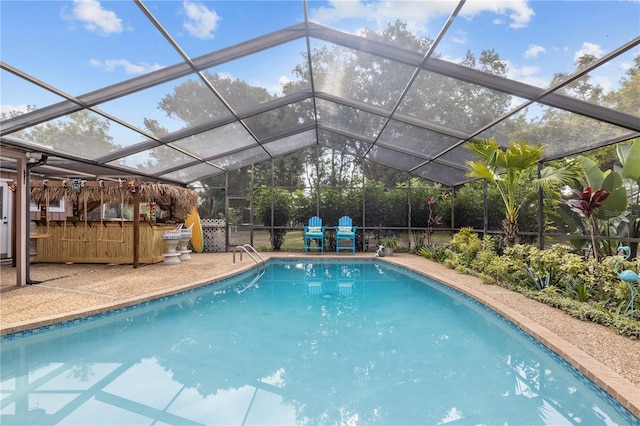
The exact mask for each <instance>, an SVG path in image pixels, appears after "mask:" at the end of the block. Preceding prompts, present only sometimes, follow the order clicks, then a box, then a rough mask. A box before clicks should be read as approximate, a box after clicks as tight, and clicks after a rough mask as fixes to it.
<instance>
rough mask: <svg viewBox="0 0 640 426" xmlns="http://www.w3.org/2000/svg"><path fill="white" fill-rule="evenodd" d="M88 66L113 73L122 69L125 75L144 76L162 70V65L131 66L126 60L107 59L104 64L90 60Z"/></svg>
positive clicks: (142, 64) (96, 60)
mask: <svg viewBox="0 0 640 426" xmlns="http://www.w3.org/2000/svg"><path fill="white" fill-rule="evenodd" d="M89 65H91V66H92V67H95V68H102V69H103V70H105V71H109V72H111V71H114V70H116V69H117V68H122V69H123V70H124V72H125V73H126V74H131V75H138V74H145V73H148V72H151V71H156V70H159V69H161V68H164V67H163V66H162V65H158V64H153V65H150V64H145V63H144V62H143V63H140V64H133V63H131V62H129V60H127V59H107V60H106V61H104V62H101V61H100V60H98V59H90V60H89Z"/></svg>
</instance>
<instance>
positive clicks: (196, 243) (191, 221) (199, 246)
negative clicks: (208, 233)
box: [184, 207, 204, 253]
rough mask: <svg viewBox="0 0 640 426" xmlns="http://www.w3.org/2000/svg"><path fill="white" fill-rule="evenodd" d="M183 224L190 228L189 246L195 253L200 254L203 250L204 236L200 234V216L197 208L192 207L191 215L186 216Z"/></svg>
mask: <svg viewBox="0 0 640 426" xmlns="http://www.w3.org/2000/svg"><path fill="white" fill-rule="evenodd" d="M184 224H185V225H186V227H187V228H188V227H189V226H191V225H193V227H192V228H191V245H192V246H193V250H194V251H195V252H196V253H202V250H204V234H203V233H202V224H201V223H200V214H198V208H197V207H194V208H193V210H191V213H189V214H188V215H187V218H186V219H185V221H184Z"/></svg>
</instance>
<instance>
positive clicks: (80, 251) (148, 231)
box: [30, 220, 177, 264]
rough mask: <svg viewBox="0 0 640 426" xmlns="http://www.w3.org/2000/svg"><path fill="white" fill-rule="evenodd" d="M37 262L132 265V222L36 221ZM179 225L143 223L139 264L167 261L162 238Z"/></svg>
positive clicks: (141, 225) (32, 235) (33, 236)
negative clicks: (47, 222)
mask: <svg viewBox="0 0 640 426" xmlns="http://www.w3.org/2000/svg"><path fill="white" fill-rule="evenodd" d="M36 224H37V225H38V226H37V228H38V232H37V233H35V234H31V235H30V237H31V239H35V240H36V242H37V243H36V244H37V252H36V256H35V258H34V261H35V262H45V263H46V262H49V263H66V262H72V263H117V264H131V263H133V234H134V233H133V227H134V225H133V222H130V221H124V222H122V221H120V220H117V221H103V222H84V221H79V222H71V221H67V222H65V221H49V224H46V223H44V222H36ZM176 226H177V224H152V223H151V222H140V224H139V229H140V246H139V256H140V257H139V262H140V263H157V262H162V261H163V260H164V256H163V255H162V254H163V253H164V252H165V244H164V241H163V240H162V235H163V234H164V233H165V232H169V231H172V230H173V229H175V228H176Z"/></svg>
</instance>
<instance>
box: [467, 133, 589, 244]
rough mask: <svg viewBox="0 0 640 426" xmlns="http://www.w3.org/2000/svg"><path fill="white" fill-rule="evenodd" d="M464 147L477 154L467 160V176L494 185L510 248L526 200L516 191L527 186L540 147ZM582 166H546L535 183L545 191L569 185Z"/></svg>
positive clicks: (481, 143)
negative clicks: (501, 208) (499, 197)
mask: <svg viewBox="0 0 640 426" xmlns="http://www.w3.org/2000/svg"><path fill="white" fill-rule="evenodd" d="M466 146H467V148H468V149H469V150H470V151H471V152H473V153H474V154H476V156H477V157H478V159H477V160H476V161H467V165H468V166H469V170H468V171H467V175H468V176H469V177H473V178H479V179H487V180H488V181H490V182H493V183H494V184H495V185H496V186H497V188H498V191H499V192H500V196H501V198H502V201H503V203H504V206H505V218H504V220H503V222H502V228H503V231H504V234H505V242H506V244H507V246H513V245H514V244H515V243H516V242H517V239H518V217H519V215H520V210H521V209H522V206H523V205H524V204H525V202H526V201H527V197H524V198H518V188H520V187H521V186H526V183H527V181H526V179H525V178H526V177H527V176H528V172H529V171H530V169H531V168H532V167H534V166H535V165H536V164H537V163H538V162H539V161H540V160H542V153H543V148H542V145H535V146H534V145H529V144H527V143H526V142H525V141H512V142H510V143H509V147H508V148H507V149H502V147H500V145H498V143H497V142H496V140H495V139H493V138H491V139H484V140H477V141H472V142H469V143H468V144H467V145H466ZM581 170H582V169H581V166H580V164H579V163H578V162H577V161H569V162H567V163H565V164H564V165H563V166H560V167H546V168H545V169H543V170H542V172H541V177H540V179H537V180H536V183H537V184H538V185H539V186H540V187H541V188H542V189H543V190H546V191H547V192H551V190H552V189H553V188H554V186H557V185H561V184H562V185H564V184H568V183H572V182H574V181H575V180H577V179H578V177H579V176H580V173H581Z"/></svg>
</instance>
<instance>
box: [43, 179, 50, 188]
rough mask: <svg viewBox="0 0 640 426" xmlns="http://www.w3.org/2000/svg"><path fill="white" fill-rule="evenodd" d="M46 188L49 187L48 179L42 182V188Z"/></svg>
mask: <svg viewBox="0 0 640 426" xmlns="http://www.w3.org/2000/svg"><path fill="white" fill-rule="evenodd" d="M47 186H49V179H45V180H43V181H42V187H43V188H45V189H46V188H47Z"/></svg>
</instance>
